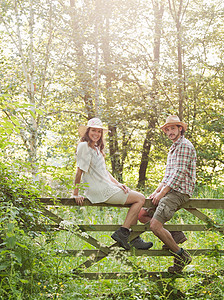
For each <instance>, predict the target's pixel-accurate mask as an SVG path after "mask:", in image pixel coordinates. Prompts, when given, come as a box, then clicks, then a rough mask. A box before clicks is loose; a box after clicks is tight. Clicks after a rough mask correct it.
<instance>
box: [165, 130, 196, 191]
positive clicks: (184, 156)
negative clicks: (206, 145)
mask: <svg viewBox="0 0 224 300" xmlns="http://www.w3.org/2000/svg"><path fill="white" fill-rule="evenodd" d="M195 181H196V151H195V149H194V146H193V145H192V143H191V142H190V141H188V140H187V139H186V138H185V137H184V136H181V137H180V138H179V139H178V140H177V141H176V142H175V143H173V145H172V146H171V147H170V150H169V153H168V157H167V165H166V172H165V176H164V178H163V180H162V182H163V183H164V184H165V185H168V186H169V187H171V188H172V189H173V190H175V191H178V192H180V193H183V194H187V195H189V196H192V194H193V191H194V187H195Z"/></svg>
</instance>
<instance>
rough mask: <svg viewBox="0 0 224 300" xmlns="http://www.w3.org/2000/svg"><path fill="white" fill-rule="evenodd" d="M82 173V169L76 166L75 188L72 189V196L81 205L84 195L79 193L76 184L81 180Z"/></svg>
mask: <svg viewBox="0 0 224 300" xmlns="http://www.w3.org/2000/svg"><path fill="white" fill-rule="evenodd" d="M82 173H83V171H82V170H81V169H80V168H79V167H78V168H77V170H76V174H75V189H74V191H73V196H74V198H75V202H76V203H77V204H78V205H82V203H83V200H84V197H83V196H80V195H79V188H78V185H79V184H80V182H81V177H82Z"/></svg>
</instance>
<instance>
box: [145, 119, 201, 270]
mask: <svg viewBox="0 0 224 300" xmlns="http://www.w3.org/2000/svg"><path fill="white" fill-rule="evenodd" d="M161 129H162V130H163V131H164V132H165V134H166V135H167V137H168V138H169V139H170V140H171V141H172V142H173V144H172V146H171V148H170V150H169V153H168V157H167V166H166V171H165V176H164V178H163V180H162V182H161V183H160V184H159V186H158V187H157V189H156V190H155V191H154V192H153V193H152V194H151V195H150V196H149V198H150V199H152V204H153V205H154V206H156V210H155V213H154V214H153V216H152V218H151V221H150V229H151V230H152V232H153V233H154V234H155V235H156V236H157V237H158V238H159V239H160V240H161V241H163V243H164V244H165V245H166V246H167V247H168V248H169V249H170V250H171V252H172V253H173V254H174V265H173V266H171V267H169V268H168V272H170V273H180V272H181V271H182V270H183V268H184V267H185V266H186V265H188V264H190V263H191V261H192V258H191V257H190V255H189V254H188V253H187V252H186V251H185V250H183V248H180V247H179V246H178V244H177V242H175V240H177V239H178V238H177V237H175V236H173V235H172V234H171V233H170V232H169V231H167V230H166V229H165V228H164V227H163V224H164V223H165V222H167V221H169V220H170V219H171V218H172V217H173V215H174V213H175V211H176V210H177V209H178V207H179V206H180V205H181V204H183V203H185V202H187V201H188V200H189V198H190V197H191V196H192V194H193V191H194V186H195V181H196V151H195V149H194V146H193V145H192V144H191V142H190V141H189V140H187V139H186V138H185V137H184V132H185V131H186V129H187V124H186V123H184V122H181V121H180V119H179V118H178V117H177V116H169V117H168V118H167V119H166V123H165V124H164V125H163V126H162V127H161ZM176 233H177V235H179V237H180V239H179V243H181V242H183V241H180V240H181V237H182V238H183V239H184V237H185V236H184V234H183V233H181V232H176ZM174 238H175V239H174ZM184 240H186V238H185V239H184Z"/></svg>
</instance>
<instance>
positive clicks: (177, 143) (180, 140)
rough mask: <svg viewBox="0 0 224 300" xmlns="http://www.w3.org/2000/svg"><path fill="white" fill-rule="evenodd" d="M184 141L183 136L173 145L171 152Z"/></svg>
mask: <svg viewBox="0 0 224 300" xmlns="http://www.w3.org/2000/svg"><path fill="white" fill-rule="evenodd" d="M183 139H184V136H183V135H181V136H180V137H179V139H178V140H177V141H176V142H175V143H173V144H172V146H171V147H170V150H173V149H175V148H176V147H177V146H178V145H179V144H180V143H181V142H182V141H183Z"/></svg>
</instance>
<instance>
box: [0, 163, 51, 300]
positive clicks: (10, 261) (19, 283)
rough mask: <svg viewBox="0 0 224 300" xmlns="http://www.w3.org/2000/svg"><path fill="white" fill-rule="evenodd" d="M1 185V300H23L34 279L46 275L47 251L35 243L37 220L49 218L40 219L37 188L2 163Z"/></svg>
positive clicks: (0, 169) (0, 170)
mask: <svg viewBox="0 0 224 300" xmlns="http://www.w3.org/2000/svg"><path fill="white" fill-rule="evenodd" d="M0 182H1V184H0V201H1V202H0V299H25V298H24V297H25V295H26V294H27V295H28V294H30V292H31V291H32V290H33V288H34V287H33V280H34V278H35V277H38V276H39V275H38V274H40V273H42V272H41V271H44V272H43V274H45V275H46V276H47V274H48V273H49V271H48V268H47V267H46V265H45V264H44V263H43V261H44V256H46V254H45V253H46V251H45V249H44V248H43V249H41V247H40V245H38V244H37V243H36V242H35V237H36V236H37V235H38V234H37V233H36V232H35V227H36V226H37V225H38V220H40V219H41V221H42V224H43V223H44V224H47V223H48V219H47V218H45V220H43V216H42V215H41V206H40V203H39V201H38V199H37V196H38V192H37V189H36V188H35V186H34V185H33V184H32V183H31V182H29V180H28V179H27V178H25V177H21V176H19V175H18V174H15V173H14V172H13V171H12V170H10V169H9V168H7V167H6V166H4V165H2V164H1V165H0ZM46 226H47V225H46ZM45 275H42V278H43V277H44V276H45ZM26 298H27V297H26Z"/></svg>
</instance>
